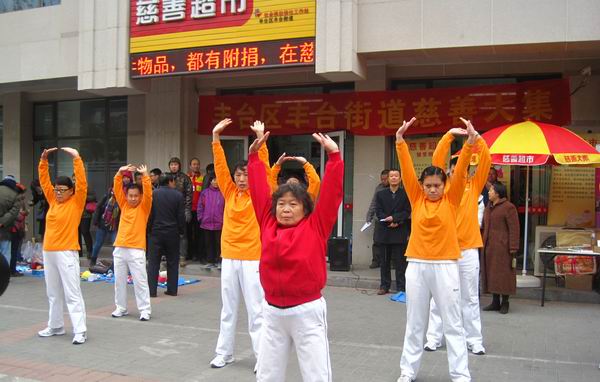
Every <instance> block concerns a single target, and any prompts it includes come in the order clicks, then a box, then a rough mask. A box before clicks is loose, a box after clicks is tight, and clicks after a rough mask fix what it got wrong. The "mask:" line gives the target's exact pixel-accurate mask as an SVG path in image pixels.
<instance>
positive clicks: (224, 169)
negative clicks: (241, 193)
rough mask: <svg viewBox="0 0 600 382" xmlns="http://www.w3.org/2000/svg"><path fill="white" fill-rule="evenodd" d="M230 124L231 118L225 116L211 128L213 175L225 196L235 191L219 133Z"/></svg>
mask: <svg viewBox="0 0 600 382" xmlns="http://www.w3.org/2000/svg"><path fill="white" fill-rule="evenodd" d="M230 124H231V119H229V118H226V119H224V120H222V121H221V122H219V123H217V125H216V126H215V128H214V129H213V142H212V149H213V157H214V163H215V176H216V177H217V184H218V185H219V189H220V190H221V193H222V194H223V196H225V198H227V196H228V195H230V194H231V193H233V192H235V184H234V183H233V180H232V179H231V172H230V171H229V167H228V166H227V159H226V158H225V151H224V150H223V147H222V146H221V139H220V134H221V133H222V132H223V130H225V127H227V126H229V125H230Z"/></svg>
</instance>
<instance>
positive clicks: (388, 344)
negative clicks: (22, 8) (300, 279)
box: [0, 277, 600, 382]
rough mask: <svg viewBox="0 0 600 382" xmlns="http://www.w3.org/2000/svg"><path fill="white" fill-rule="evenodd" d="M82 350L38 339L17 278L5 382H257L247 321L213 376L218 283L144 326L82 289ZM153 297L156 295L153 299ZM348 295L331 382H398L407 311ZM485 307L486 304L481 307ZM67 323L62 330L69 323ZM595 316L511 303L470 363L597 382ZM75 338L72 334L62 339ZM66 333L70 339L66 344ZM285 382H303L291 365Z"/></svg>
mask: <svg viewBox="0 0 600 382" xmlns="http://www.w3.org/2000/svg"><path fill="white" fill-rule="evenodd" d="M82 285H83V293H84V297H85V301H86V305H87V311H88V327H89V340H88V342H87V343H86V344H85V345H83V346H74V345H72V344H71V336H70V335H68V336H64V337H53V338H44V339H42V338H38V337H37V336H36V332H37V330H39V329H41V328H43V327H44V326H45V322H46V320H47V301H46V297H45V287H44V282H43V279H36V278H32V277H22V278H19V279H13V280H12V281H11V284H10V286H9V288H8V290H7V292H6V293H5V294H4V296H2V297H0V382H4V381H13V380H14V381H16V380H19V381H23V380H53V381H68V380H82V381H87V382H89V381H96V380H111V381H113V380H117V381H118V380H160V381H236V382H243V381H252V380H254V374H253V373H252V367H253V366H254V362H255V361H254V358H253V356H252V354H251V350H250V342H249V336H248V335H247V332H246V319H245V312H244V311H243V312H244V314H243V315H242V317H241V318H240V320H239V322H238V337H237V339H238V341H237V344H236V359H237V362H235V363H234V364H232V365H230V366H227V367H226V368H224V369H220V370H215V369H211V368H210V367H209V365H208V362H209V361H210V359H211V357H212V354H213V351H214V346H215V343H216V339H217V329H218V318H219V310H220V292H219V279H218V278H211V277H202V282H201V283H199V284H195V285H189V286H185V287H182V288H181V289H180V295H179V296H178V297H168V296H163V295H160V294H159V296H160V297H158V298H156V299H153V300H152V302H153V316H152V320H151V321H149V322H140V321H138V320H137V315H136V314H135V313H136V312H135V308H134V303H133V292H132V291H131V290H130V309H131V311H132V315H130V316H128V317H125V318H121V319H114V318H111V317H110V312H111V311H112V310H113V308H114V307H113V304H112V301H113V289H112V288H113V287H112V285H110V284H105V283H93V284H90V283H83V284H82ZM159 293H160V292H159ZM371 293H372V291H369V294H367V293H364V292H361V291H358V290H355V289H353V288H336V287H328V288H327V289H326V290H325V297H326V299H327V302H328V307H329V315H328V322H329V339H330V342H331V358H332V366H333V370H334V379H335V380H336V381H368V382H378V381H389V382H393V381H395V380H396V378H397V377H398V375H399V359H400V354H401V352H402V341H403V335H404V327H405V313H406V312H405V306H404V305H403V304H400V303H395V302H391V301H389V300H388V299H387V298H386V297H381V296H374V295H372V294H371ZM487 302H488V299H485V300H484V301H483V303H487ZM67 322H68V320H67ZM599 322H600V307H599V306H598V305H592V304H574V303H562V302H550V303H548V304H547V305H546V307H545V308H541V307H540V306H539V305H538V303H537V302H536V301H533V300H516V299H515V300H514V301H512V303H511V312H510V314H508V315H506V316H502V315H500V314H497V313H487V312H486V313H484V314H483V325H484V331H485V332H484V337H485V345H486V348H487V351H488V354H487V355H486V356H470V359H469V361H470V369H471V373H472V375H473V380H474V381H510V382H516V381H598V380H600V370H599V369H598V362H600V341H599V339H600V325H598V323H599ZM67 329H68V330H70V328H69V327H68V328H67ZM69 334H70V333H69ZM447 373H448V371H447V362H446V353H445V351H443V350H442V351H438V352H435V353H426V354H425V356H424V360H423V367H422V370H421V373H420V375H419V381H422V382H425V381H428V382H433V381H447V380H448V374H447ZM288 376H289V378H288V381H300V377H299V372H298V367H297V364H296V362H295V360H292V362H290V367H289V369H288Z"/></svg>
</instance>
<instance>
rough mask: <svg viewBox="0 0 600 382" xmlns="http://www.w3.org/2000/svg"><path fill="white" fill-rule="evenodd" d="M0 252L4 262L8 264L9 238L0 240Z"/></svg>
mask: <svg viewBox="0 0 600 382" xmlns="http://www.w3.org/2000/svg"><path fill="white" fill-rule="evenodd" d="M0 252H1V253H2V254H3V255H4V258H5V259H6V262H7V263H8V264H10V257H11V256H10V240H2V241H0Z"/></svg>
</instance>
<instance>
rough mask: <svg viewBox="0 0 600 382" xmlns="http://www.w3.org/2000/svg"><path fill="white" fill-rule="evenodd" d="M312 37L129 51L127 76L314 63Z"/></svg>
mask: <svg viewBox="0 0 600 382" xmlns="http://www.w3.org/2000/svg"><path fill="white" fill-rule="evenodd" d="M314 52H315V42H314V38H307V39H293V40H287V41H264V42H257V43H254V44H236V45H224V46H218V47H205V48H194V49H179V50H173V51H165V52H150V53H136V54H132V55H131V77H132V78H142V77H156V76H165V75H177V74H193V73H209V72H217V71H225V70H242V69H256V68H273V67H283V66H285V67H288V66H300V65H313V64H314V60H315V57H314Z"/></svg>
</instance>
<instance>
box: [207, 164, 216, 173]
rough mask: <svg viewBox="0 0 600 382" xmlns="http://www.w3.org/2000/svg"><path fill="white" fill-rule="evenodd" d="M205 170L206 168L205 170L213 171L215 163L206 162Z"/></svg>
mask: <svg viewBox="0 0 600 382" xmlns="http://www.w3.org/2000/svg"><path fill="white" fill-rule="evenodd" d="M205 170H206V172H215V164H214V163H209V164H207V165H206V168H205Z"/></svg>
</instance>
